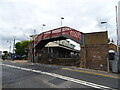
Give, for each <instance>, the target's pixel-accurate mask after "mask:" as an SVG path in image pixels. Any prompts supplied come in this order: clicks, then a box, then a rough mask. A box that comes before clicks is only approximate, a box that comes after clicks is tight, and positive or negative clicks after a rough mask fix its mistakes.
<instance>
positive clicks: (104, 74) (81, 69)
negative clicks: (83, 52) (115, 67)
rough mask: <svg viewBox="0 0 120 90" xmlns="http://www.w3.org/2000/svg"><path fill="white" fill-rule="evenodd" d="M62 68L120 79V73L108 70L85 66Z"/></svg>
mask: <svg viewBox="0 0 120 90" xmlns="http://www.w3.org/2000/svg"><path fill="white" fill-rule="evenodd" d="M62 69H64V70H69V71H75V72H82V73H87V74H93V75H99V76H104V77H110V78H116V79H120V73H119V74H116V73H112V72H107V71H100V70H93V69H85V68H80V67H67V68H62Z"/></svg>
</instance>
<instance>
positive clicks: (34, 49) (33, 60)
mask: <svg viewBox="0 0 120 90" xmlns="http://www.w3.org/2000/svg"><path fill="white" fill-rule="evenodd" d="M35 37H36V30H34V35H33V63H34V61H35V52H36V50H35Z"/></svg>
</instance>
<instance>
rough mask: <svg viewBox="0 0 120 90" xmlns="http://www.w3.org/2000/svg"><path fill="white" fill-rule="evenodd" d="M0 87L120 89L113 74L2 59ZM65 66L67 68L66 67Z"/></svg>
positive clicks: (117, 80)
mask: <svg viewBox="0 0 120 90" xmlns="http://www.w3.org/2000/svg"><path fill="white" fill-rule="evenodd" d="M0 66H2V74H1V73H0V75H2V88H3V89H4V88H88V89H90V88H92V89H93V88H94V89H109V90H110V89H111V90H113V89H115V90H117V89H120V88H119V86H120V85H118V84H119V79H118V78H117V77H116V76H117V75H115V76H110V77H109V76H108V75H102V74H94V73H93V74H92V73H86V72H83V71H82V72H81V71H76V70H75V69H74V70H73V69H72V68H71V67H68V66H67V67H66V66H57V65H44V64H32V63H13V62H9V61H3V62H2V63H1V64H0ZM66 68H67V69H66Z"/></svg>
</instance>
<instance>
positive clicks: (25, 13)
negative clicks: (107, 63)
mask: <svg viewBox="0 0 120 90" xmlns="http://www.w3.org/2000/svg"><path fill="white" fill-rule="evenodd" d="M118 1H119V0H0V37H1V40H0V43H1V44H0V51H2V50H9V45H10V43H9V42H7V41H11V42H12V43H13V38H14V36H15V39H16V41H17V42H18V41H22V40H29V35H31V34H33V32H34V29H36V33H40V32H42V31H41V30H42V24H45V25H46V26H45V27H44V29H43V30H44V31H47V30H51V29H54V28H58V27H60V21H61V17H64V20H63V26H69V27H71V28H74V29H76V30H79V31H81V32H83V33H88V32H98V31H105V30H106V27H105V24H103V25H101V24H100V22H102V21H107V22H108V24H107V30H108V34H109V37H110V38H111V39H114V40H115V41H116V12H115V6H116V5H118Z"/></svg>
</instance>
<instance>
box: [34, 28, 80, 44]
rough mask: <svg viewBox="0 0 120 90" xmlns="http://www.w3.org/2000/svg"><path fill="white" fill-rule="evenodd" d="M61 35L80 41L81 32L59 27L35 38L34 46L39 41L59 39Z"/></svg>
mask: <svg viewBox="0 0 120 90" xmlns="http://www.w3.org/2000/svg"><path fill="white" fill-rule="evenodd" d="M62 35H67V36H70V37H72V38H74V39H77V40H79V41H80V40H82V32H80V31H77V30H75V29H72V28H70V27H60V28H56V29H53V30H50V31H46V32H43V33H41V34H39V35H38V36H37V37H36V38H35V42H34V43H35V45H36V44H37V43H39V41H41V40H45V39H50V38H54V37H59V36H62Z"/></svg>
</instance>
